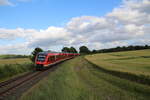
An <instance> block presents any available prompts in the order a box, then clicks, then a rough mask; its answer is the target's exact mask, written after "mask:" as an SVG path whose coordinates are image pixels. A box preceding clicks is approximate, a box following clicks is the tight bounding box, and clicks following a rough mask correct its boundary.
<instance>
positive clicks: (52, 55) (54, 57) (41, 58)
mask: <svg viewBox="0 0 150 100" xmlns="http://www.w3.org/2000/svg"><path fill="white" fill-rule="evenodd" d="M78 55H80V54H79V53H63V52H49V51H44V52H39V53H38V54H37V56H36V59H35V64H36V69H37V70H39V69H44V68H47V67H49V66H51V65H54V64H57V63H59V62H62V61H64V60H67V59H70V58H73V57H75V56H78Z"/></svg>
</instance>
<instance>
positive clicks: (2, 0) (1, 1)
mask: <svg viewBox="0 0 150 100" xmlns="http://www.w3.org/2000/svg"><path fill="white" fill-rule="evenodd" d="M1 5H13V4H12V3H11V2H9V1H8V0H0V6H1Z"/></svg>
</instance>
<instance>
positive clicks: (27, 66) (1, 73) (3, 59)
mask: <svg viewBox="0 0 150 100" xmlns="http://www.w3.org/2000/svg"><path fill="white" fill-rule="evenodd" d="M17 57H18V56H16V55H0V81H5V80H7V79H10V78H12V77H14V76H17V75H19V74H22V73H24V72H27V71H31V70H32V69H33V64H32V62H31V60H30V59H29V58H25V57H22V56H19V58H17Z"/></svg>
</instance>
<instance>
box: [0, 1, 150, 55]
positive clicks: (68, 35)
mask: <svg viewBox="0 0 150 100" xmlns="http://www.w3.org/2000/svg"><path fill="white" fill-rule="evenodd" d="M145 44H148V45H150V0H0V54H30V53H31V52H32V51H33V49H34V48H36V47H41V48H42V49H44V50H53V51H60V50H61V49H62V48H63V47H64V46H68V47H69V46H74V47H75V48H77V49H78V48H79V47H80V46H82V45H86V46H88V47H89V48H90V49H91V50H92V49H103V48H111V47H116V46H128V45H145Z"/></svg>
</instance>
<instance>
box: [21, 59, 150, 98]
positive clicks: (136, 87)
mask: <svg viewBox="0 0 150 100" xmlns="http://www.w3.org/2000/svg"><path fill="white" fill-rule="evenodd" d="M58 66H59V67H58V69H57V70H56V71H54V72H52V73H50V74H49V76H48V77H46V78H45V79H43V80H42V81H40V82H39V83H37V84H36V85H35V86H33V87H32V88H31V89H30V90H28V91H27V92H26V93H24V94H23V96H22V97H21V98H20V99H21V100H42V99H43V100H149V98H150V95H149V94H150V87H149V86H146V85H142V84H138V83H136V82H132V81H129V80H125V79H121V78H119V77H116V76H113V75H111V74H108V73H105V72H104V71H102V70H100V69H97V67H96V66H93V65H92V64H90V63H89V62H87V61H86V60H85V59H84V58H83V57H77V58H75V59H72V60H70V61H66V62H64V63H63V64H61V65H58Z"/></svg>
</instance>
